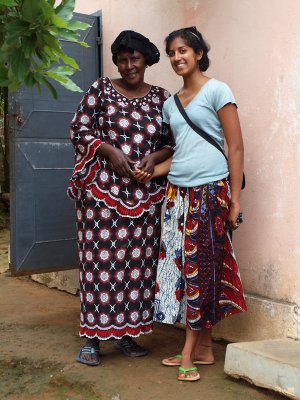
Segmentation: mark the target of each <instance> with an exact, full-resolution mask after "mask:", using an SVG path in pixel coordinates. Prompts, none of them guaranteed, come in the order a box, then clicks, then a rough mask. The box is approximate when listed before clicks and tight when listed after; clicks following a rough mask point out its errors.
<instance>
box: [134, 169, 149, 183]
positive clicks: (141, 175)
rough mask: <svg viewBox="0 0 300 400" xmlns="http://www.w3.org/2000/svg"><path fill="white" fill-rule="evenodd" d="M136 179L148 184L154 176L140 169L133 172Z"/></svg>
mask: <svg viewBox="0 0 300 400" xmlns="http://www.w3.org/2000/svg"><path fill="white" fill-rule="evenodd" d="M133 176H134V179H135V180H136V181H138V182H140V183H148V182H150V181H151V179H152V175H151V174H148V172H145V171H142V170H141V169H139V168H136V169H135V170H134V171H133Z"/></svg>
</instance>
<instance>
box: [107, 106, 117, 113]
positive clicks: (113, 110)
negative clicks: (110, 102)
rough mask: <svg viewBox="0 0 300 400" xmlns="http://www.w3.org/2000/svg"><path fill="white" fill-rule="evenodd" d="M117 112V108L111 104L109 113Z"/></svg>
mask: <svg viewBox="0 0 300 400" xmlns="http://www.w3.org/2000/svg"><path fill="white" fill-rule="evenodd" d="M115 112H116V108H115V107H114V106H109V107H108V109H107V114H108V115H113V114H114V113H115Z"/></svg>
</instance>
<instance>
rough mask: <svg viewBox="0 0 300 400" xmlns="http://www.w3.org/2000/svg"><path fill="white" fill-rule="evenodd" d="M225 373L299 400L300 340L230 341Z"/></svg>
mask: <svg viewBox="0 0 300 400" xmlns="http://www.w3.org/2000/svg"><path fill="white" fill-rule="evenodd" d="M224 371H225V373H226V374H228V375H230V376H232V377H234V378H238V379H239V378H241V379H245V380H247V381H248V382H250V383H252V384H254V385H256V386H260V387H264V388H267V389H272V390H274V391H276V392H279V393H281V394H284V395H285V396H287V397H289V398H291V399H298V400H300V342H299V341H296V340H291V339H281V340H280V339H279V340H262V341H257V342H244V343H232V344H229V345H228V346H227V350H226V357H225V367H224Z"/></svg>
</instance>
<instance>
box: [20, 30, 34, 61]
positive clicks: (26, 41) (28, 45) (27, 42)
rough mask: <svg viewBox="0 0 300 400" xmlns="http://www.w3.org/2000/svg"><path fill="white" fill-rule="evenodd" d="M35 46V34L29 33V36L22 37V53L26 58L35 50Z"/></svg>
mask: <svg viewBox="0 0 300 400" xmlns="http://www.w3.org/2000/svg"><path fill="white" fill-rule="evenodd" d="M35 46H36V36H35V35H31V36H30V37H23V39H22V48H23V53H24V55H25V57H26V58H29V57H31V55H32V53H33V52H34V50H35Z"/></svg>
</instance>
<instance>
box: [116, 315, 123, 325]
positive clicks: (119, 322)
mask: <svg viewBox="0 0 300 400" xmlns="http://www.w3.org/2000/svg"><path fill="white" fill-rule="evenodd" d="M123 321H124V314H118V315H117V322H118V324H121V323H122V322H123Z"/></svg>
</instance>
